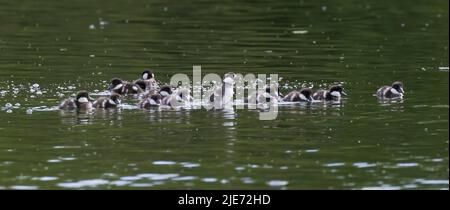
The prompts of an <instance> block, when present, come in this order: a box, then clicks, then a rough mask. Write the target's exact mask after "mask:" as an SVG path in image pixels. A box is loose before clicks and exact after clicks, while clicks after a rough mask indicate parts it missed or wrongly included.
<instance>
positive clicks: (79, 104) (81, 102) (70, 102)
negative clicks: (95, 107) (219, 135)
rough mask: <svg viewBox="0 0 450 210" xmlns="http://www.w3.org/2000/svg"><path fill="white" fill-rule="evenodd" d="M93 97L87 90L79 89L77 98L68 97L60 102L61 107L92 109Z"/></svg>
mask: <svg viewBox="0 0 450 210" xmlns="http://www.w3.org/2000/svg"><path fill="white" fill-rule="evenodd" d="M91 101H92V98H91V97H90V96H89V93H88V92H87V91H84V90H83V91H79V92H78V93H77V95H76V98H75V99H74V98H68V99H66V100H64V101H62V102H61V103H60V104H59V108H60V109H81V110H90V109H92V102H91Z"/></svg>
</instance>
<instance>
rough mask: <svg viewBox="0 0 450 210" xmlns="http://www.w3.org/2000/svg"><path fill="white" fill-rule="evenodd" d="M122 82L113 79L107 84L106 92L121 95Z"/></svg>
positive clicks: (118, 79)
mask: <svg viewBox="0 0 450 210" xmlns="http://www.w3.org/2000/svg"><path fill="white" fill-rule="evenodd" d="M123 84H124V81H123V80H122V79H120V78H113V79H111V82H110V83H109V86H108V90H109V91H111V92H115V93H118V94H122V88H123Z"/></svg>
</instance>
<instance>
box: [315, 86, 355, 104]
mask: <svg viewBox="0 0 450 210" xmlns="http://www.w3.org/2000/svg"><path fill="white" fill-rule="evenodd" d="M342 96H347V93H345V92H344V88H343V87H342V86H341V85H332V86H330V88H329V89H328V90H323V89H321V90H318V91H317V92H315V93H314V94H313V99H314V100H325V101H339V100H341V98H342Z"/></svg>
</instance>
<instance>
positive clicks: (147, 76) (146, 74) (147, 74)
mask: <svg viewBox="0 0 450 210" xmlns="http://www.w3.org/2000/svg"><path fill="white" fill-rule="evenodd" d="M140 80H142V81H144V82H145V84H146V88H147V89H148V90H154V89H157V88H158V87H159V85H158V82H157V81H156V78H155V74H154V73H153V72H152V71H150V70H145V71H143V72H142V75H141V78H140ZM144 90H146V89H144Z"/></svg>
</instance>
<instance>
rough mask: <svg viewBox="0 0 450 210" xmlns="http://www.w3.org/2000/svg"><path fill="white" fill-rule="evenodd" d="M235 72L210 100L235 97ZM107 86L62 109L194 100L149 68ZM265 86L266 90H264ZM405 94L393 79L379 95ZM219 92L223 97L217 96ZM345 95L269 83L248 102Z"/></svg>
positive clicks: (80, 94) (70, 101) (329, 98)
mask: <svg viewBox="0 0 450 210" xmlns="http://www.w3.org/2000/svg"><path fill="white" fill-rule="evenodd" d="M233 75H234V74H233V73H227V74H226V75H225V79H224V81H223V82H224V83H223V85H222V87H219V88H218V89H216V91H215V92H214V93H213V94H212V95H211V96H210V98H209V100H210V102H215V100H216V101H217V99H220V100H222V101H223V100H225V98H229V99H230V100H232V98H233V95H234V91H233V84H234V82H233V79H234V76H233ZM108 90H109V91H110V92H111V94H110V95H109V96H104V97H99V98H97V99H96V100H94V99H92V98H91V97H90V96H89V93H88V92H87V91H79V92H78V93H77V95H76V97H75V98H69V99H65V100H64V101H62V102H61V103H60V105H59V108H60V109H83V110H89V109H92V108H101V109H108V108H116V107H117V106H119V105H120V104H121V100H122V98H123V96H124V95H134V94H140V95H142V96H143V97H141V100H140V101H139V103H138V104H137V106H138V107H139V108H150V107H153V106H160V105H167V106H171V105H174V103H182V102H185V101H192V100H193V98H192V97H191V95H190V91H189V90H188V89H185V88H173V87H171V86H168V85H163V86H159V84H158V82H157V81H156V78H155V75H154V73H153V72H152V71H149V70H146V71H144V72H143V73H142V75H141V78H140V79H138V80H135V81H133V82H128V81H124V80H122V79H119V78H114V79H112V80H111V82H110V85H109V87H108ZM264 90H265V91H264ZM403 94H404V91H403V83H402V82H399V81H397V82H394V83H393V84H392V85H391V86H383V87H381V88H379V89H378V90H377V94H376V95H377V97H379V98H382V99H393V98H402V97H403ZM215 95H220V96H223V97H215ZM342 96H347V94H346V93H345V92H344V88H343V87H342V86H341V85H332V86H330V87H329V88H328V89H319V90H317V91H316V92H314V93H313V91H312V89H311V88H307V87H305V88H302V89H300V90H299V91H297V90H295V91H292V92H290V93H288V94H287V95H286V96H283V95H282V94H280V92H279V88H278V85H273V84H272V85H266V86H265V87H264V88H263V91H257V92H256V94H252V95H251V96H249V97H248V98H247V100H246V101H247V102H255V103H262V102H278V101H282V102H313V101H340V100H341V98H342ZM222 101H221V102H222Z"/></svg>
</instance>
